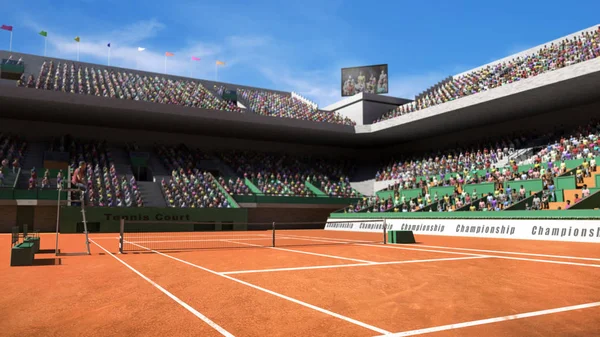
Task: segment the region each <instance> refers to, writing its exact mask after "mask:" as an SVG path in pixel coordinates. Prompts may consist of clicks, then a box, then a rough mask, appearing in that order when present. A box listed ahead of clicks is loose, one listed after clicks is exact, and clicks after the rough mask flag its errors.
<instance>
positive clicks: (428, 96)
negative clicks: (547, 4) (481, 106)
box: [373, 27, 600, 123]
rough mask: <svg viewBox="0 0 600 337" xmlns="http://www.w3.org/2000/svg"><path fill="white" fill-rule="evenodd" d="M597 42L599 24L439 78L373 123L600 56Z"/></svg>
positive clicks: (598, 40)
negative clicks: (438, 82)
mask: <svg viewBox="0 0 600 337" xmlns="http://www.w3.org/2000/svg"><path fill="white" fill-rule="evenodd" d="M599 45H600V27H597V28H596V29H594V30H591V31H586V32H583V33H581V35H579V36H573V37H571V38H568V39H564V40H561V41H560V42H558V43H551V44H550V45H545V46H544V47H542V48H540V49H539V50H537V51H536V52H535V53H532V54H530V55H524V56H518V57H516V58H514V59H512V60H511V61H508V62H501V63H497V64H495V65H488V66H486V67H483V68H479V69H477V70H474V71H473V72H471V73H467V74H462V75H459V76H454V77H453V78H452V80H450V81H442V82H441V83H442V84H441V85H439V86H438V85H436V86H434V87H432V88H431V89H430V90H428V91H427V92H425V93H424V95H421V96H420V97H418V98H417V99H416V100H415V101H413V102H410V103H407V104H404V105H401V106H398V107H396V108H395V109H393V110H390V111H389V112H388V113H386V114H384V115H383V116H381V117H380V118H378V119H376V120H375V121H374V122H373V123H379V122H381V121H385V120H388V119H391V118H395V117H398V116H402V115H404V114H407V113H411V112H415V111H418V110H422V109H426V108H428V107H431V106H434V105H439V104H443V103H446V102H450V101H454V100H457V99H459V98H461V97H465V96H469V95H474V94H477V93H480V92H483V91H487V90H492V89H494V88H497V87H500V86H504V85H509V84H511V83H515V82H518V81H521V80H524V79H527V78H530V77H534V76H537V75H540V74H543V73H545V72H548V71H553V70H556V69H560V68H564V67H568V66H570V65H574V64H577V63H580V62H585V61H588V60H592V59H594V58H596V57H598V56H600V47H599Z"/></svg>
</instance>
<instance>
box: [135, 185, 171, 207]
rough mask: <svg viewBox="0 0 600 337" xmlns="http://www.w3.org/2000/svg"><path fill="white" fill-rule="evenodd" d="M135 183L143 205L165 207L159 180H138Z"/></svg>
mask: <svg viewBox="0 0 600 337" xmlns="http://www.w3.org/2000/svg"><path fill="white" fill-rule="evenodd" d="M137 185H138V190H139V192H140V194H141V196H142V200H143V201H144V206H145V207H167V203H166V202H165V197H164V196H163V194H162V191H161V187H160V183H159V182H156V183H155V182H152V181H138V182H137Z"/></svg>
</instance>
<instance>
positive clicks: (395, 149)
mask: <svg viewBox="0 0 600 337" xmlns="http://www.w3.org/2000/svg"><path fill="white" fill-rule="evenodd" d="M599 111H600V102H595V103H591V104H586V105H581V106H575V107H570V108H567V109H561V110H555V111H551V112H547V113H543V114H539V115H536V116H530V117H526V118H522V119H518V120H512V121H506V122H502V123H498V124H492V125H486V126H483V127H478V128H472V129H467V130H462V131H458V132H452V133H448V134H440V135H437V136H434V137H431V138H424V139H416V140H414V141H412V142H407V143H403V144H398V145H394V146H390V147H388V148H385V149H384V150H383V151H382V152H381V155H382V156H383V155H384V154H388V155H390V154H394V153H407V152H408V153H415V152H432V151H438V150H442V149H446V148H454V147H456V146H458V145H460V146H463V145H465V144H467V145H468V144H469V143H473V142H480V141H482V140H486V139H494V138H499V137H504V136H506V135H509V134H511V133H513V132H526V133H527V134H531V132H533V131H535V132H536V133H538V134H543V133H547V132H550V131H553V130H555V129H557V128H567V129H568V128H572V127H576V126H578V125H582V124H586V123H588V122H589V121H590V119H591V118H593V117H594V116H595V115H597V114H598V112H599ZM566 116H568V118H565V117H566Z"/></svg>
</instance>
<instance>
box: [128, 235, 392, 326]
mask: <svg viewBox="0 0 600 337" xmlns="http://www.w3.org/2000/svg"><path fill="white" fill-rule="evenodd" d="M136 246H138V247H140V248H142V249H145V250H148V251H150V252H153V253H155V254H158V255H162V256H164V257H167V258H169V259H173V260H175V261H179V262H181V263H184V264H187V265H188V266H191V267H194V268H198V269H200V270H204V271H206V272H208V273H211V274H213V275H219V276H221V277H223V278H226V279H228V280H231V281H234V282H237V283H240V284H243V285H245V286H248V287H251V288H254V289H256V290H260V291H262V292H265V293H267V294H271V295H273V296H277V297H279V298H283V299H284V300H288V301H290V302H293V303H296V304H299V305H301V306H304V307H307V308H310V309H313V310H316V311H318V312H321V313H323V314H326V315H329V316H333V317H336V318H339V319H341V320H344V321H346V322H348V323H352V324H355V325H358V326H361V327H363V328H366V329H369V330H372V331H375V332H378V333H380V334H383V335H389V334H391V332H389V331H386V330H383V329H380V328H378V327H375V326H372V325H369V324H367V323H364V322H361V321H357V320H355V319H353V318H350V317H346V316H344V315H340V314H338V313H335V312H332V311H329V310H327V309H323V308H321V307H317V306H315V305H312V304H309V303H306V302H302V301H300V300H297V299H295V298H292V297H289V296H286V295H283V294H280V293H277V292H274V291H272V290H269V289H265V288H262V287H259V286H257V285H254V284H252V283H248V282H246V281H242V280H239V279H236V278H234V277H231V276H228V275H223V274H221V273H219V272H216V271H214V270H211V269H208V268H205V267H202V266H199V265H197V264H193V263H191V262H188V261H185V260H182V259H180V258H177V257H174V256H171V255H168V254H165V253H161V252H158V251H156V250H153V249H149V248H146V247H143V246H140V245H136Z"/></svg>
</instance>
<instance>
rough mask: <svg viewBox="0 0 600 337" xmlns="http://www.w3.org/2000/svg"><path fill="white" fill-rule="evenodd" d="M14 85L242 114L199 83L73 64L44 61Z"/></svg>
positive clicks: (235, 107) (239, 109)
mask: <svg viewBox="0 0 600 337" xmlns="http://www.w3.org/2000/svg"><path fill="white" fill-rule="evenodd" d="M17 86H20V87H26V88H36V89H43V90H54V91H62V92H68V93H72V94H84V95H95V96H102V97H110V98H118V99H127V100H135V101H144V102H155V103H162V104H176V105H182V106H187V107H194V108H203V109H212V110H224V111H235V112H243V110H242V109H241V108H238V107H237V106H235V105H233V104H232V103H229V102H225V101H222V100H219V99H218V98H217V97H215V96H213V95H212V94H211V93H210V91H209V90H207V89H206V88H205V87H204V86H203V85H202V84H201V83H200V82H197V81H185V80H178V79H170V78H166V77H159V76H154V77H152V76H146V75H140V74H136V73H132V72H130V73H126V72H120V71H116V70H113V69H110V68H108V69H107V68H106V67H102V66H94V67H88V66H82V65H79V64H76V63H74V62H68V61H64V62H62V63H61V62H58V63H57V64H55V63H54V61H49V62H44V63H43V64H42V66H41V69H40V72H39V74H38V77H37V79H35V80H34V77H33V75H29V76H27V75H25V74H23V76H22V78H21V79H20V80H19V81H18V82H17Z"/></svg>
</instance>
